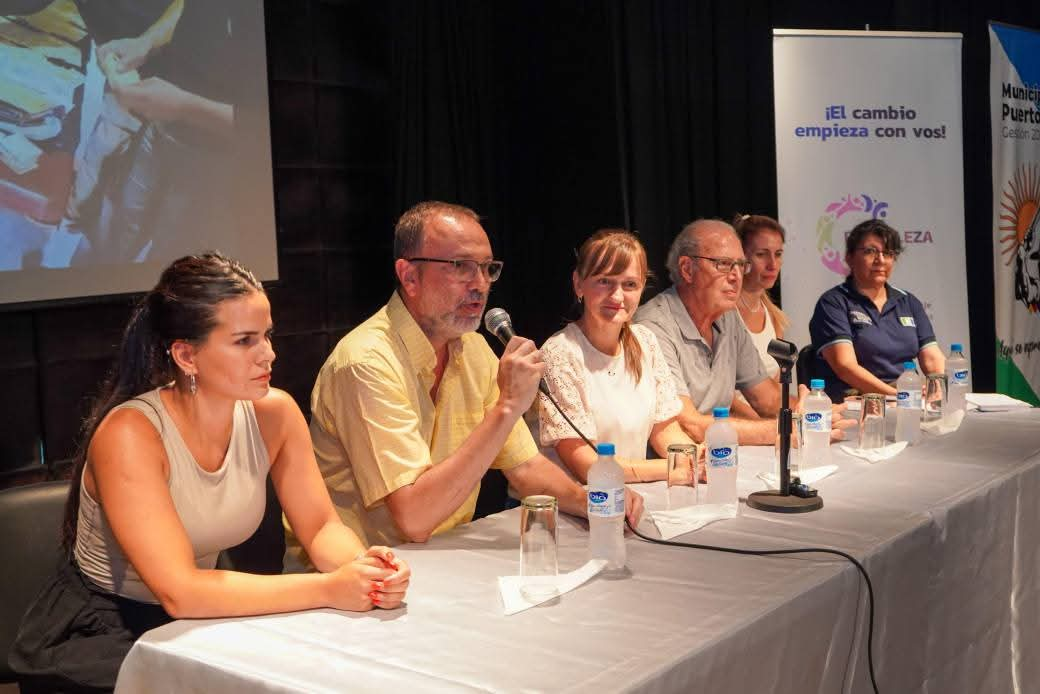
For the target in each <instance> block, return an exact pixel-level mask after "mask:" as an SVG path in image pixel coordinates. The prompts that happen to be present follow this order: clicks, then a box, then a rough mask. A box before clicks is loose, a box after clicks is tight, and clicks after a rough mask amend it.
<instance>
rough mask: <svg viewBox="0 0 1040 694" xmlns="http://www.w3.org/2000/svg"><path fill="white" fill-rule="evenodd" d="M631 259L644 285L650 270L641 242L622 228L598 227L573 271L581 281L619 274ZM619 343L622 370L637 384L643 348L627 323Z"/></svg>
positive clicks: (640, 376)
mask: <svg viewBox="0 0 1040 694" xmlns="http://www.w3.org/2000/svg"><path fill="white" fill-rule="evenodd" d="M633 260H634V261H635V262H636V266H637V267H638V268H639V274H640V276H641V277H642V278H643V286H644V287H645V286H646V281H647V279H648V278H649V277H650V270H649V268H648V266H647V260H646V249H645V248H643V244H642V243H640V242H639V239H638V238H636V236H635V234H633V233H631V232H629V231H625V230H624V229H600V230H599V231H597V232H596V233H595V234H593V235H592V236H590V237H589V238H587V239H585V242H584V243H583V244H581V248H579V249H578V261H577V264H576V265H575V266H574V272H575V274H577V275H578V278H579V279H581V280H585V279H588V278H589V277H592V276H594V275H619V274H621V273H622V272H624V271H625V270H627V269H628V266H629V265H630V264H631V263H632V261H633ZM621 346H622V348H623V349H624V350H625V371H627V372H628V373H629V374H631V375H632V378H634V379H635V380H636V382H637V383H638V382H639V380H640V379H641V378H642V377H643V348H642V346H640V344H639V340H638V339H636V336H635V334H634V333H633V332H632V325H631V323H630V322H626V323H625V324H624V325H623V326H621Z"/></svg>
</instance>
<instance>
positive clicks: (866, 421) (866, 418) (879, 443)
mask: <svg viewBox="0 0 1040 694" xmlns="http://www.w3.org/2000/svg"><path fill="white" fill-rule="evenodd" d="M884 445H885V396H884V395H881V394H880V393H868V394H867V395H864V396H863V403H862V404H861V405H860V410H859V447H860V448H863V449H868V448H882V447H883V446H884Z"/></svg>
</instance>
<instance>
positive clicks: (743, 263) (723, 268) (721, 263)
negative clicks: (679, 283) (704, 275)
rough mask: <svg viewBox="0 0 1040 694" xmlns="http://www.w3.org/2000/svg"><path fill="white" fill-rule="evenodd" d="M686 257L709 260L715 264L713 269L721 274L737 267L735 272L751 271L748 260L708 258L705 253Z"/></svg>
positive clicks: (744, 273) (725, 273)
mask: <svg viewBox="0 0 1040 694" xmlns="http://www.w3.org/2000/svg"><path fill="white" fill-rule="evenodd" d="M687 257H688V258H700V259H701V260H710V261H711V262H712V263H714V264H715V269H716V270H718V271H719V272H721V273H722V274H723V275H728V274H729V273H731V272H733V268H737V272H738V273H740V274H741V275H746V274H748V273H749V272H751V261H750V260H736V259H734V258H710V257H708V256H706V255H691V256H687Z"/></svg>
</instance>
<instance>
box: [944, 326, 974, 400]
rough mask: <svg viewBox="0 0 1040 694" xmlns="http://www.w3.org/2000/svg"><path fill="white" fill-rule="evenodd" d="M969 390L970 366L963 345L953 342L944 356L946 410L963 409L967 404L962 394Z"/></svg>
mask: <svg viewBox="0 0 1040 694" xmlns="http://www.w3.org/2000/svg"><path fill="white" fill-rule="evenodd" d="M970 392H971V366H970V365H969V364H968V360H967V358H965V356H964V347H963V346H962V345H961V343H959V342H954V343H953V344H952V345H950V356H949V357H947V358H946V401H947V406H946V411H947V412H953V411H955V410H963V409H964V408H965V406H966V404H967V403H966V401H965V398H964V396H965V395H967V394H968V393H970Z"/></svg>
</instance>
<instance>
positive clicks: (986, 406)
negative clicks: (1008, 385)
mask: <svg viewBox="0 0 1040 694" xmlns="http://www.w3.org/2000/svg"><path fill="white" fill-rule="evenodd" d="M964 397H965V399H966V400H967V401H968V402H970V403H971V404H972V405H975V406H976V407H978V408H979V412H1008V411H1010V410H1025V409H1029V408H1030V407H1032V405H1030V404H1029V403H1028V402H1022V401H1021V400H1016V399H1015V398H1013V397H1011V396H1010V395H1004V394H1003V393H968V394H967V395H965V396H964Z"/></svg>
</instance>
